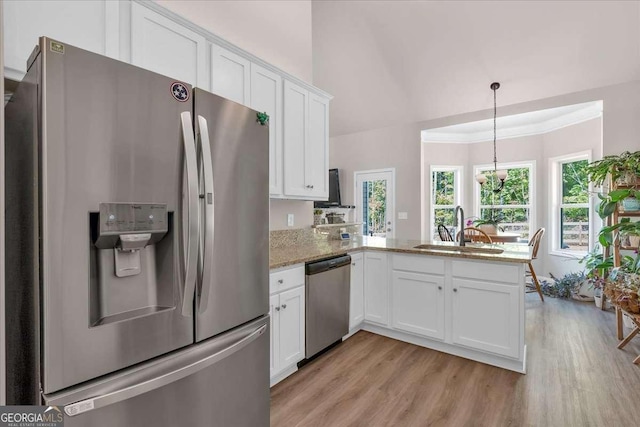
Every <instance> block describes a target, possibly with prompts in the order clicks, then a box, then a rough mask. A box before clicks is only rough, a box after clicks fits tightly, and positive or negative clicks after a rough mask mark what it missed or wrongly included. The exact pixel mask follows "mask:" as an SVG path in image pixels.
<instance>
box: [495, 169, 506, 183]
mask: <svg viewBox="0 0 640 427" xmlns="http://www.w3.org/2000/svg"><path fill="white" fill-rule="evenodd" d="M496 176H497V177H498V179H499V180H500V181H504V180H505V179H507V171H506V170H499V171H497V172H496Z"/></svg>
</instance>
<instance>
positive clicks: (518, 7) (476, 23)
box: [312, 0, 640, 136]
mask: <svg viewBox="0 0 640 427" xmlns="http://www.w3.org/2000/svg"><path fill="white" fill-rule="evenodd" d="M312 7H313V12H312V19H313V77H314V79H313V81H314V84H315V85H316V86H319V87H321V88H323V89H325V90H326V91H328V92H329V93H331V94H333V95H334V96H335V98H334V100H333V101H332V105H331V133H332V135H333V136H336V135H342V134H347V133H353V132H358V131H363V130H369V129H375V128H382V127H387V126H394V125H398V124H402V123H410V122H416V121H422V120H429V119H434V118H438V117H445V116H450V115H454V114H460V113H465V112H470V111H477V110H484V109H487V108H491V107H492V103H493V99H492V97H493V94H492V91H491V90H490V89H489V84H490V83H491V82H493V81H499V82H500V83H501V84H502V87H501V88H500V89H499V91H498V103H499V105H508V104H514V103H518V102H525V101H530V100H534V99H541V98H546V97H550V96H555V95H560V94H564V93H571V92H576V91H580V90H585V89H590V88H595V87H600V86H607V85H611V84H616V83H622V82H626V81H631V80H637V79H640V3H639V2H624V1H621V2H616V1H601V2H597V1H556V2H546V1H527V2H525V1H492V2H485V1H468V2H464V1H440V2H426V1H424V2H420V1H323V0H315V1H314V2H313V6H312ZM605 109H606V107H605ZM605 114H606V110H605Z"/></svg>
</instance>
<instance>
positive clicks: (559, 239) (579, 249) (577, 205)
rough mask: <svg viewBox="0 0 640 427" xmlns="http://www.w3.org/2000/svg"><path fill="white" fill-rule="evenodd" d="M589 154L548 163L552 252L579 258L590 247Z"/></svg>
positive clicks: (561, 158)
mask: <svg viewBox="0 0 640 427" xmlns="http://www.w3.org/2000/svg"><path fill="white" fill-rule="evenodd" d="M589 161H590V153H588V152H587V153H580V154H573V155H569V156H563V157H557V158H554V159H551V165H550V166H551V171H552V180H551V185H552V186H553V188H552V189H551V194H552V196H553V202H552V207H551V212H550V217H551V218H552V221H551V229H552V239H553V243H552V251H554V252H560V253H569V254H571V253H573V254H576V253H577V254H581V253H586V252H587V251H589V247H590V244H591V229H592V227H591V215H592V213H591V203H590V202H589V179H588V176H587V166H588V165H589Z"/></svg>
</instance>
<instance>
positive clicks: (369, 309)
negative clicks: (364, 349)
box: [364, 251, 389, 326]
mask: <svg viewBox="0 0 640 427" xmlns="http://www.w3.org/2000/svg"><path fill="white" fill-rule="evenodd" d="M388 288H389V286H388V271H387V254H386V253H384V252H379V251H372V252H365V254H364V320H366V321H367V322H374V323H378V324H380V325H385V326H386V325H387V324H388V323H389V310H388V305H389V295H388V294H389V292H388V290H389V289H388Z"/></svg>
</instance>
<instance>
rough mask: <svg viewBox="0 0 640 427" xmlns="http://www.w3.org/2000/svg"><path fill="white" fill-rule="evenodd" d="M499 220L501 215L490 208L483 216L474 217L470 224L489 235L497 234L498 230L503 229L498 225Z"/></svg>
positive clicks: (500, 220)
mask: <svg viewBox="0 0 640 427" xmlns="http://www.w3.org/2000/svg"><path fill="white" fill-rule="evenodd" d="M501 222H502V218H501V215H500V214H496V213H495V212H494V211H493V210H490V211H489V214H488V215H485V217H484V218H476V219H474V220H473V222H472V224H473V226H474V227H476V228H479V229H480V230H482V231H484V232H485V233H487V234H489V235H492V234H494V235H495V234H498V230H500V231H504V229H503V228H502V227H500V223H501Z"/></svg>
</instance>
